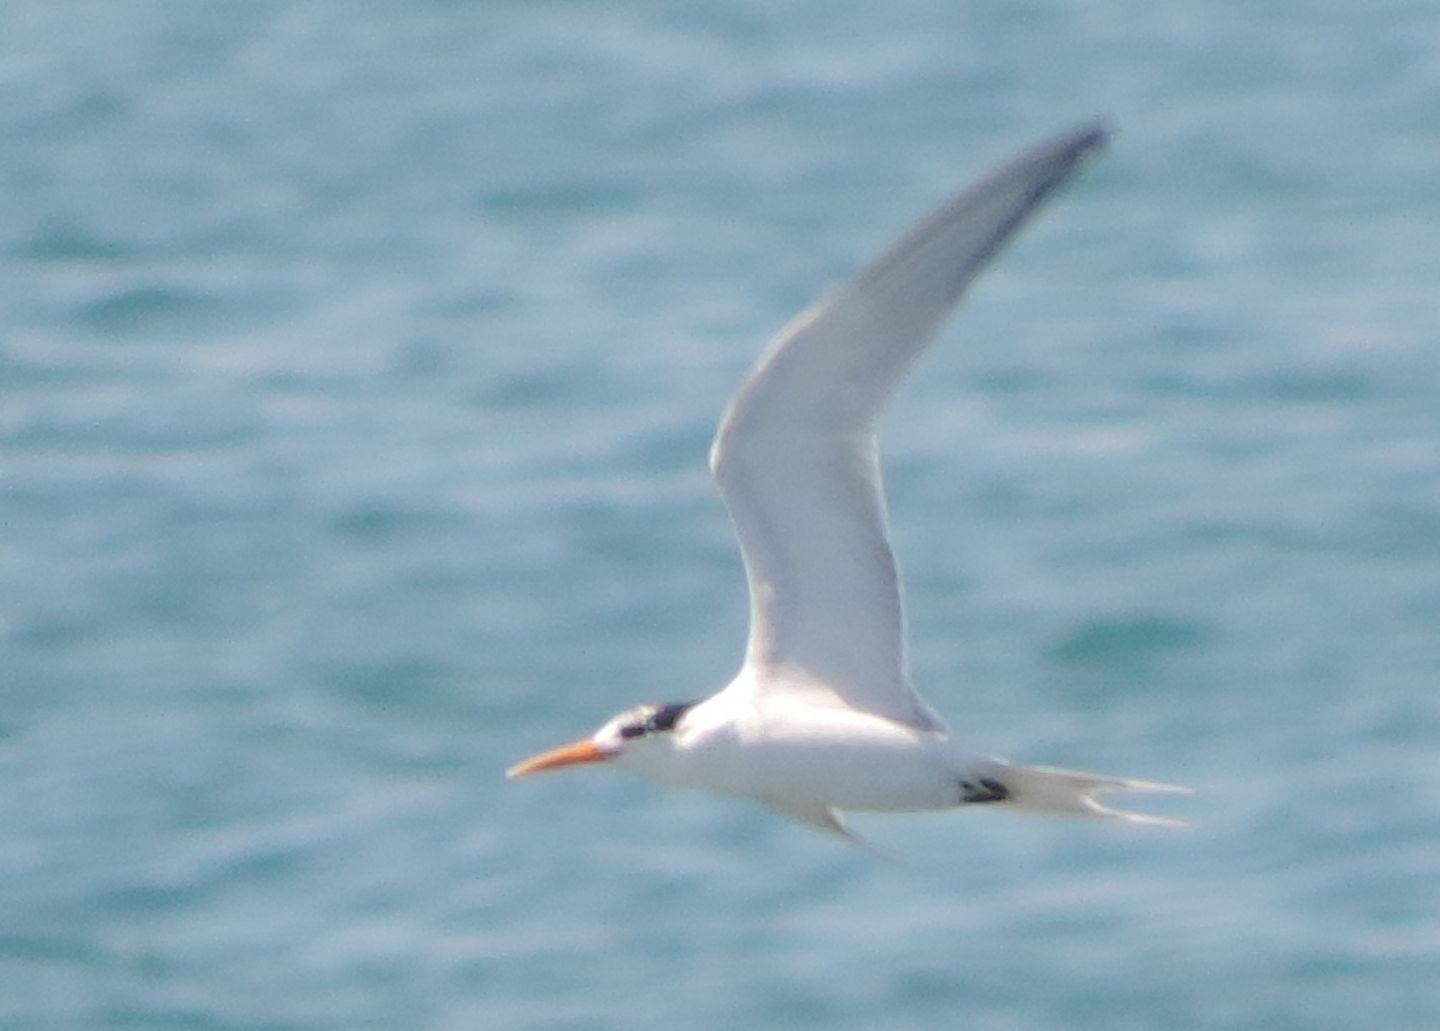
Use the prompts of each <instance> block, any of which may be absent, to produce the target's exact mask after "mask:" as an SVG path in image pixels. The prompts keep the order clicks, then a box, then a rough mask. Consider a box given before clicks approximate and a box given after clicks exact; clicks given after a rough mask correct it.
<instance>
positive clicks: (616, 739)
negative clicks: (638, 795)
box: [505, 702, 695, 777]
mask: <svg viewBox="0 0 1440 1031" xmlns="http://www.w3.org/2000/svg"><path fill="white" fill-rule="evenodd" d="M694 704H695V703H694V702H672V703H670V704H668V705H637V706H635V708H633V709H626V710H625V711H624V712H622V713H621V714H620V715H619V716H616V717H615V718H613V719H611V720H610V721H609V722H607V723H606V724H605V725H604V726H603V727H601V728H600V729H599V730H597V731H595V733H593V734H591V735H590V736H589V737H582V738H581V739H580V740H578V741H572V742H570V743H569V744H568V745H561V746H560V747H559V748H552V749H550V751H548V752H541V753H540V754H539V755H533V756H531V757H530V758H529V759H526V760H525V761H524V762H519V763H516V764H515V765H514V766H512V767H510V769H508V770H506V771H505V776H507V777H523V776H525V775H526V774H528V773H539V772H540V771H541V770H554V769H558V768H559V767H561V766H574V765H576V764H577V763H593V762H608V761H614V762H616V763H618V764H621V765H627V766H635V767H638V768H640V769H642V770H643V769H644V768H645V767H647V766H653V765H655V764H656V763H657V762H663V757H664V756H668V755H669V754H670V753H671V751H672V748H673V744H674V732H675V728H676V726H677V724H679V722H680V719H681V717H683V716H684V715H685V713H686V712H688V711H689V710H690V709H691V707H692V706H693V705H694ZM647 760H649V761H648V762H647Z"/></svg>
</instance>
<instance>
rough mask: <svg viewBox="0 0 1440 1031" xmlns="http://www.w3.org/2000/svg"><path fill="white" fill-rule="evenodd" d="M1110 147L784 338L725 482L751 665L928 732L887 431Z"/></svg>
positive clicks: (887, 262)
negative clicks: (971, 314) (1045, 214)
mask: <svg viewBox="0 0 1440 1031" xmlns="http://www.w3.org/2000/svg"><path fill="white" fill-rule="evenodd" d="M1105 138H1106V132H1105V130H1104V129H1103V128H1102V127H1100V126H1089V127H1086V128H1083V129H1079V130H1075V131H1073V132H1070V133H1067V134H1065V135H1063V136H1060V137H1058V138H1056V139H1054V140H1051V141H1049V142H1046V143H1044V144H1041V145H1040V146H1037V147H1035V148H1033V149H1031V150H1028V151H1026V152H1025V153H1023V154H1021V155H1020V156H1019V157H1017V158H1015V159H1014V160H1012V161H1011V162H1009V163H1008V164H1006V165H1004V166H1002V167H1000V168H999V169H997V170H995V171H994V172H991V173H990V174H989V175H987V176H985V177H984V178H982V179H981V180H980V181H979V182H977V183H975V184H974V185H973V186H971V187H969V188H968V189H966V190H964V191H963V192H961V193H960V194H959V195H957V196H956V197H955V198H954V199H952V200H951V201H950V202H949V203H947V204H946V205H945V206H944V207H942V208H941V209H940V210H939V211H938V212H936V213H935V214H933V215H932V216H930V217H929V218H928V219H926V220H925V221H923V222H922V223H920V225H919V226H917V227H916V228H915V229H914V230H912V231H911V232H910V233H909V234H908V235H907V236H905V237H904V238H903V239H902V240H901V241H900V242H899V243H898V244H896V245H895V247H894V248H892V249H891V250H890V251H889V252H888V253H887V254H885V255H884V256H883V257H881V258H880V260H879V261H877V262H876V263H875V264H873V265H871V266H870V267H869V268H867V269H866V270H865V271H863V272H861V273H860V274H859V275H858V276H856V277H855V278H854V279H853V280H851V281H850V282H849V283H847V284H845V285H843V286H841V287H839V288H837V289H835V290H832V291H830V292H829V293H827V294H825V295H824V296H822V297H821V298H820V299H819V300H818V301H817V302H816V303H815V304H814V305H812V306H811V307H810V308H808V309H806V310H805V311H804V312H802V313H801V314H800V315H799V316H798V317H796V319H795V320H794V321H793V322H792V323H791V324H790V325H789V326H787V327H786V328H785V329H784V330H782V331H781V333H780V334H779V336H778V337H777V338H776V339H775V340H774V341H773V342H772V343H771V345H770V347H769V348H768V349H767V350H766V352H765V354H764V355H763V356H762V357H761V359H760V361H759V362H758V364H757V365H756V366H755V368H754V370H753V371H752V372H751V373H750V375H749V376H748V377H747V378H746V380H745V382H744V383H743V384H742V385H741V387H740V389H739V391H738V392H737V393H736V395H735V397H734V398H733V399H732V400H731V402H730V406H729V408H728V410H727V411H726V413H725V417H724V418H723V419H722V420H721V423H720V429H719V432H718V434H717V435H716V438H715V444H714V447H713V449H712V451H711V458H710V461H711V468H712V470H713V471H714V473H715V478H716V480H717V482H718V483H719V485H720V490H721V493H722V494H723V495H724V497H725V503H726V505H727V506H728V508H729V510H730V516H731V519H732V520H733V521H734V524H735V529H736V533H737V535H738V536H739V539H740V547H741V551H742V552H743V554H744V558H745V570H746V576H747V579H748V581H749V585H750V639H749V643H748V646H747V649H746V662H747V664H748V665H749V666H750V667H751V668H752V670H754V671H756V672H760V673H763V674H766V675H764V676H761V677H758V678H757V682H758V683H760V684H761V685H762V689H763V685H764V684H767V683H770V684H774V683H782V682H783V683H785V684H787V685H788V686H787V690H792V691H793V690H797V689H799V688H801V687H803V686H804V685H809V686H810V687H811V688H812V689H813V693H814V697H815V699H816V700H820V701H824V700H827V699H828V700H831V701H833V702H834V703H836V704H841V705H846V706H850V707H852V708H855V709H860V710H863V711H867V712H873V713H876V714H879V715H883V716H888V717H890V718H892V719H896V720H900V721H902V722H905V723H909V724H912V725H915V726H923V727H938V726H939V725H940V724H939V721H938V718H937V717H935V716H934V714H933V712H931V710H930V709H929V707H928V706H927V705H926V704H925V703H924V702H923V701H922V700H921V699H920V698H919V697H918V696H917V695H916V694H915V692H914V691H913V689H912V688H911V687H910V684H909V678H908V675H907V672H906V661H905V644H904V619H903V615H902V610H901V601H900V588H899V582H898V575H897V573H896V569H895V561H894V558H893V556H892V554H891V549H890V542H889V536H888V534H887V532H886V512H885V498H884V490H883V486H882V482H881V474H880V464H879V457H878V453H877V450H876V442H875V432H874V423H875V418H876V416H877V415H878V414H879V412H880V410H881V408H882V407H883V406H884V404H885V402H886V400H887V399H888V398H889V397H890V395H891V394H892V393H893V392H894V390H895V388H896V386H897V385H898V384H899V382H900V380H901V379H902V378H903V377H904V375H905V373H906V371H907V370H908V369H909V368H910V366H911V364H912V363H913V362H914V360H915V358H916V357H917V356H918V355H919V354H920V352H921V351H922V350H923V349H924V348H925V346H926V344H928V343H929V341H930V340H931V338H932V337H933V336H934V333H935V330H936V328H937V327H938V326H939V324H940V322H941V321H942V319H943V318H944V317H945V315H946V314H948V312H949V311H950V309H951V308H952V307H953V306H954V305H955V303H956V302H957V301H958V300H959V298H960V296H961V295H962V294H963V293H964V291H965V288H966V287H967V286H968V285H969V284H970V282H971V281H972V280H973V279H974V278H975V276H976V275H977V274H978V273H979V272H980V271H981V269H983V268H984V267H985V265H986V264H987V263H988V261H989V260H990V259H991V258H992V257H993V256H994V255H995V254H996V252H997V251H998V250H999V249H1000V248H1001V247H1002V246H1003V245H1004V244H1005V243H1006V241H1008V240H1009V239H1010V238H1011V237H1012V236H1013V235H1014V234H1015V232H1016V231H1017V230H1018V229H1019V227H1020V226H1021V225H1022V224H1023V223H1024V222H1025V220H1026V218H1027V217H1028V216H1029V215H1030V214H1031V213H1032V212H1033V211H1034V210H1035V209H1036V208H1037V207H1038V206H1039V205H1040V203H1041V202H1042V201H1043V200H1044V199H1045V198H1046V197H1047V196H1048V195H1049V194H1050V193H1051V192H1052V191H1053V190H1054V189H1055V188H1056V187H1057V186H1059V184H1060V183H1061V182H1063V181H1064V180H1065V179H1066V178H1067V177H1068V176H1069V175H1070V174H1071V173H1072V172H1073V171H1074V170H1075V168H1076V166H1077V165H1078V163H1079V162H1080V160H1081V159H1082V158H1083V157H1084V156H1085V155H1086V154H1088V153H1090V152H1091V151H1093V150H1095V149H1096V148H1097V147H1098V146H1099V145H1100V144H1102V143H1103V142H1104V140H1105Z"/></svg>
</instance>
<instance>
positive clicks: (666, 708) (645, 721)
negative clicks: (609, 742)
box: [620, 702, 695, 740]
mask: <svg viewBox="0 0 1440 1031" xmlns="http://www.w3.org/2000/svg"><path fill="white" fill-rule="evenodd" d="M694 705H695V703H694V702H672V703H671V704H669V705H647V706H645V707H644V708H643V709H641V710H640V711H638V712H636V713H635V719H634V720H633V721H632V722H630V723H627V724H625V725H624V726H623V727H621V728H620V736H621V737H623V738H626V739H627V740H628V739H629V738H634V737H644V736H645V735H646V734H654V733H656V732H659V731H665V730H674V729H675V724H676V723H677V722H678V721H679V719H680V717H681V716H684V715H685V713H686V712H687V711H688V710H689V709H690V708H692V707H693V706H694Z"/></svg>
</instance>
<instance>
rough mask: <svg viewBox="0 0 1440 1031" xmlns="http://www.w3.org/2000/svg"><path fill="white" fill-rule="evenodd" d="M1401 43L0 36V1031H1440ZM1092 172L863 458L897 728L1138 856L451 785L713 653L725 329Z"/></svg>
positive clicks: (1438, 490)
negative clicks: (972, 184) (897, 578)
mask: <svg viewBox="0 0 1440 1031" xmlns="http://www.w3.org/2000/svg"><path fill="white" fill-rule="evenodd" d="M1437 53H1440V7H1436V6H1435V5H1434V4H1430V3H1418V2H1410V0H1377V2H1376V3H1372V4H1363V5H1357V4H1350V3H1342V2H1339V0H1330V2H1320V3H1314V4H1304V5H1302V4H1282V3H1238V2H1222V3H1216V4H1200V5H1197V4H1193V3H1187V2H1179V0H1162V2H1159V3H1140V2H1136V0H1123V2H1108V0H1100V2H1096V3H1089V4H1057V3H1005V4H999V3H969V4H956V3H948V2H938V0H937V2H929V3H926V2H914V3H910V2H902V3H895V4H871V3H851V2H842V3H820V2H818V0H800V2H795V3H783V4H778V3H761V2H742V3H734V2H731V3H707V2H702V3H689V4H618V3H584V2H572V3H549V2H542V3H502V2H488V3H472V4H462V3H453V2H451V3H445V2H439V0H422V2H419V3H412V4H388V3H380V4H344V3H338V2H298V0H279V2H255V3H216V4H195V3H191V4H186V3H178V2H174V3H165V2H129V3H109V2H100V0H89V2H78V3H68V4H59V3H51V2H42V0H9V2H7V3H6V4H5V5H4V6H3V8H0V527H3V533H4V536H3V543H0V1026H3V1027H5V1028H7V1029H8V1028H15V1029H62V1028H63V1029H70V1028H75V1029H119V1028H126V1029H160V1028H194V1029H213V1028H225V1029H232V1028H233V1029H297V1031H299V1029H322V1028H323V1029H337V1031H338V1029H352V1028H385V1029H392V1028H393V1029H409V1028H417V1029H418V1028H425V1029H432V1028H434V1029H460V1028H486V1029H488V1028H576V1029H584V1028H601V1029H603V1028H625V1029H627V1031H630V1029H646V1028H667V1029H668V1028H679V1027H687V1028H689V1027H704V1028H735V1027H748V1028H780V1027H784V1028H792V1027H827V1028H842V1029H871V1028H893V1029H909V1028H937V1027H947V1028H949V1027H964V1028H980V1029H1030V1028H1067V1029H1068V1028H1080V1029H1116V1028H1121V1029H1139V1028H1156V1027H1165V1028H1183V1027H1217V1028H1218V1027H1225V1028H1235V1027H1247V1028H1248V1027H1254V1028H1260V1027H1264V1028H1277V1029H1288V1028H1317V1027H1334V1028H1356V1027H1385V1028H1429V1027H1435V1026H1440V987H1437V985H1440V763H1437V745H1440V702H1437V674H1440V315H1437V311H1440V302H1437V296H1440V295H1437V292H1436V283H1437V280H1440V257H1437V253H1440V244H1437V240H1440V61H1437V59H1436V54H1437ZM1095 114H1108V115H1110V116H1112V117H1113V119H1114V120H1115V121H1116V122H1117V123H1118V125H1119V126H1120V128H1121V130H1122V132H1121V135H1120V136H1119V138H1118V140H1117V142H1116V145H1115V146H1114V148H1113V149H1112V151H1111V152H1110V153H1109V154H1107V155H1106V157H1105V158H1104V160H1103V161H1101V162H1099V163H1097V164H1096V165H1094V166H1093V167H1092V168H1090V169H1089V170H1087V172H1086V174H1085V175H1084V176H1083V177H1082V178H1081V179H1080V180H1079V181H1078V182H1077V183H1075V184H1074V186H1073V187H1072V188H1070V189H1069V190H1067V191H1066V192H1065V194H1064V195H1063V196H1062V197H1061V198H1060V200H1059V202H1058V203H1057V204H1055V205H1054V206H1053V207H1052V208H1051V209H1049V210H1048V211H1047V212H1046V213H1045V216H1044V218H1043V220H1042V222H1041V224H1039V225H1038V226H1037V227H1035V228H1034V230H1033V231H1031V232H1029V233H1028V234H1027V236H1026V237H1025V239H1024V240H1023V241H1022V242H1021V243H1020V245H1019V246H1017V247H1016V248H1014V249H1013V250H1012V251H1010V252H1009V253H1008V254H1007V255H1006V256H1005V259H1004V261H1003V263H1002V264H1001V265H1000V266H999V267H997V268H996V269H995V270H994V272H993V274H992V275H990V276H989V277H988V278H987V279H986V280H985V281H983V282H982V284H981V285H980V287H979V288H978V289H977V290H976V292H975V293H974V295H973V298H972V300H971V301H970V303H969V304H968V305H967V307H966V309H965V310H964V311H963V312H962V313H961V317H960V318H959V319H958V320H957V321H956V323H955V324H954V325H953V326H952V327H951V328H950V330H949V331H948V332H947V333H946V336H945V338H944V340H943V341H942V343H941V345H940V346H939V347H938V348H937V349H936V351H935V352H934V353H933V354H932V355H931V356H930V357H929V358H928V359H927V360H926V362H925V364H924V365H923V366H922V369H921V375H919V376H918V377H917V378H916V381H915V382H914V383H912V384H911V385H910V386H909V388H908V389H907V390H906V392H905V393H904V394H903V395H902V397H901V399H900V401H899V403H898V404H897V405H896V407H895V409H894V411H893V412H892V413H891V416H890V417H889V419H888V420H887V423H886V427H885V430H886V445H887V451H888V455H889V459H890V482H891V493H892V501H893V507H894V510H895V517H894V524H895V525H894V530H895V536H896V543H897V547H898V550H899V552H900V555H901V558H902V561H903V564H904V567H905V570H906V573H907V581H908V589H909V597H910V616H911V630H912V637H913V640H914V649H913V652H914V666H915V674H916V679H917V681H918V683H919V685H920V686H921V688H922V690H924V692H925V693H926V694H927V696H928V697H929V698H930V699H931V700H932V701H933V702H934V703H935V705H936V706H937V708H939V709H940V710H941V711H942V712H943V713H945V714H946V715H947V716H948V717H949V719H950V721H951V723H952V725H953V726H954V728H955V730H956V732H957V733H958V734H959V735H961V736H963V737H964V738H966V739H967V740H969V741H973V742H974V743H975V744H977V745H978V746H981V747H985V748H990V749H993V750H995V751H999V752H1002V753H1005V754H1009V755H1011V756H1013V757H1015V758H1017V759H1020V760H1027V761H1037V762H1052V763H1060V764H1065V765H1073V766H1081V767H1087V768H1094V769H1100V770H1106V771H1113V772H1116V773H1123V774H1132V775H1137V776H1146V777H1153V778H1157V779H1162V780H1170V781H1177V782H1181V783H1187V784H1191V785H1193V786H1195V787H1196V788H1197V790H1198V794H1197V795H1196V796H1194V797H1193V798H1191V799H1186V800H1177V803H1176V804H1175V805H1173V806H1171V807H1170V810H1171V811H1174V812H1177V813H1183V814H1184V815H1187V816H1189V817H1190V818H1192V819H1193V820H1194V822H1195V827H1194V829H1193V830H1191V831H1189V832H1187V833H1179V834H1165V833H1140V832H1137V831H1130V830H1126V829H1123V828H1121V829H1117V828H1116V827H1113V826H1108V825H1090V824H1077V823H1065V822H1045V821H1043V820H1037V819H1027V818H1024V817H1007V816H1004V815H1002V814H997V813H985V814H960V813H956V814H942V815H935V816H928V817H913V818H910V817H906V818H900V817H892V818H870V819H866V818H863V817H861V818H857V820H856V824H857V826H858V827H859V828H860V829H861V830H862V832H863V833H866V834H867V835H869V836H870V837H872V838H873V839H875V840H877V841H879V842H880V843H882V844H883V845H885V846H886V847H887V848H888V849H891V850H893V851H894V852H895V853H897V854H898V855H899V856H900V857H902V858H901V859H900V860H898V861H893V862H891V861H884V860H879V859H876V858H875V857H874V856H871V855H867V854H865V853H862V852H859V851H855V850H849V849H846V848H844V847H842V846H840V845H838V844H837V843H836V842H833V841H831V840H829V839H827V838H825V837H822V836H820V835H817V834H814V833H812V832H810V831H807V830H804V829H801V828H795V827H792V826H789V825H787V824H784V823H782V822H780V821H779V820H777V819H776V818H775V817H773V816H771V815H770V814H768V813H766V812H763V811H760V810H757V809H752V808H748V807H746V806H743V805H740V804H738V803H735V802H730V801H724V800H719V799H711V798H708V797H704V796H698V795H685V794H679V793H673V792H665V791H662V790H660V789H657V788H654V787H652V786H650V785H648V784H645V783H643V782H639V781H631V780H627V779H625V778H623V777H621V776H619V775H616V774H612V773H607V772H604V771H584V772H583V773H582V772H575V773H573V774H571V775H568V776H562V775H555V776H553V777H549V778H543V777H542V778H536V779H534V780H532V781H525V782H518V783H506V782H505V781H504V780H503V779H502V771H503V769H504V767H505V766H506V765H507V764H508V763H510V762H512V761H514V760H516V759H517V758H520V757H522V756H524V755H526V754H528V753H529V752H530V751H533V750H535V749H537V748H540V747H544V746H548V745H551V744H555V743H558V742H559V741H562V740H565V739H567V738H569V737H572V736H574V735H577V734H579V733H581V732H584V731H587V730H589V729H590V728H591V727H592V726H594V725H596V724H598V723H599V722H601V721H602V720H603V719H605V718H606V717H608V716H609V715H610V714H612V713H613V712H615V711H618V710H619V709H621V708H624V707H626V706H628V705H630V704H632V703H634V702H638V701H642V700H672V699H684V698H691V697H697V696H700V695H703V694H705V693H707V692H708V691H710V690H713V689H714V688H716V687H718V686H720V685H721V684H722V683H723V682H724V681H725V680H726V678H727V677H728V675H729V674H730V673H731V672H732V670H733V668H734V667H735V665H736V664H737V663H738V660H739V653H740V648H741V641H742V638H743V634H744V621H745V613H744V607H743V606H744V598H743V581H742V572H741V569H740V566H739V563H738V559H737V557H736V555H735V553H734V550H733V546H732V544H731V540H730V534H729V529H728V526H727V523H726V519H725V515H724V512H723V510H722V508H721V506H720V504H719V501H718V500H717V498H716V497H715V495H714V493H713V491H712V489H711V487H710V484H709V482H708V479H707V476H706V473H705V470H704V454H705V449H706V446H707V444H708V439H709V435H710V431H711V427H712V425H713V422H714V420H715V418H716V416H717V415H718V413H719V410H720V408H721V405H722V404H723V402H724V399H725V398H726V396H727V394H728V392H729V391H730V390H731V389H732V388H733V387H734V385H735V384H736V383H737V382H738V380H739V378H740V376H741V375H742V374H743V372H744V370H745V369H746V367H747V366H748V365H749V363H750V362H751V361H752V360H753V358H754V356H755V354H756V352H757V351H758V349H759V347H760V346H761V344H762V343H763V341H764V339H765V338H766V337H767V336H768V334H769V333H770V332H771V331H773V330H774V329H775V328H776V327H778V326H779V325H780V324H781V323H783V322H784V321H785V319H786V318H787V317H788V316H789V315H790V314H791V313H792V312H793V311H794V310H795V309H796V308H798V307H799V306H800V305H801V304H803V303H804V302H806V301H807V300H808V299H809V298H810V297H811V296H812V295H813V294H814V293H816V292H817V291H818V290H819V289H820V288H821V287H823V286H824V285H825V284H826V283H828V282H830V281H832V280H834V279H836V278H838V277H840V276H843V275H845V274H846V273H848V272H850V271H852V270H854V269H855V268H856V267H857V266H858V265H860V264H861V263H863V262H864V261H865V260H867V259H868V258H869V257H871V256H872V255H873V254H874V253H875V252H876V251H877V250H878V249H879V248H880V247H882V246H883V245H885V244H886V243H888V242H889V240H890V239H891V237H892V236H893V235H895V234H896V233H898V232H899V231H900V230H901V229H903V228H904V227H905V226H906V225H907V224H908V223H909V222H910V220H912V219H913V218H915V217H917V216H919V215H921V214H923V213H924V212H925V211H926V210H927V209H929V208H930V207H931V206H932V205H933V204H935V203H937V202H938V201H939V200H941V199H942V198H943V197H944V196H945V195H946V194H948V193H949V192H950V191H951V190H952V189H954V188H955V187H957V186H959V185H960V184H961V183H963V182H964V181H965V180H966V179H967V178H968V177H970V176H971V175H972V174H974V173H976V172H978V171H980V170H981V169H982V168H983V167H985V166H986V165H987V164H988V163H990V162H991V161H994V160H996V159H998V158H1000V157H1003V156H1004V155H1006V154H1007V153H1008V152H1009V151H1011V150H1012V149H1014V148H1016V147H1018V146H1020V145H1023V144H1025V143H1027V142H1029V141H1030V140H1032V139H1034V138H1037V137H1039V136H1042V135H1044V134H1046V133H1049V132H1051V131H1053V130H1056V129H1059V128H1061V127H1063V126H1065V125H1067V124H1070V123H1072V122H1075V121H1079V120H1081V119H1084V118H1088V117H1090V116H1092V115H1095Z"/></svg>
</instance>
